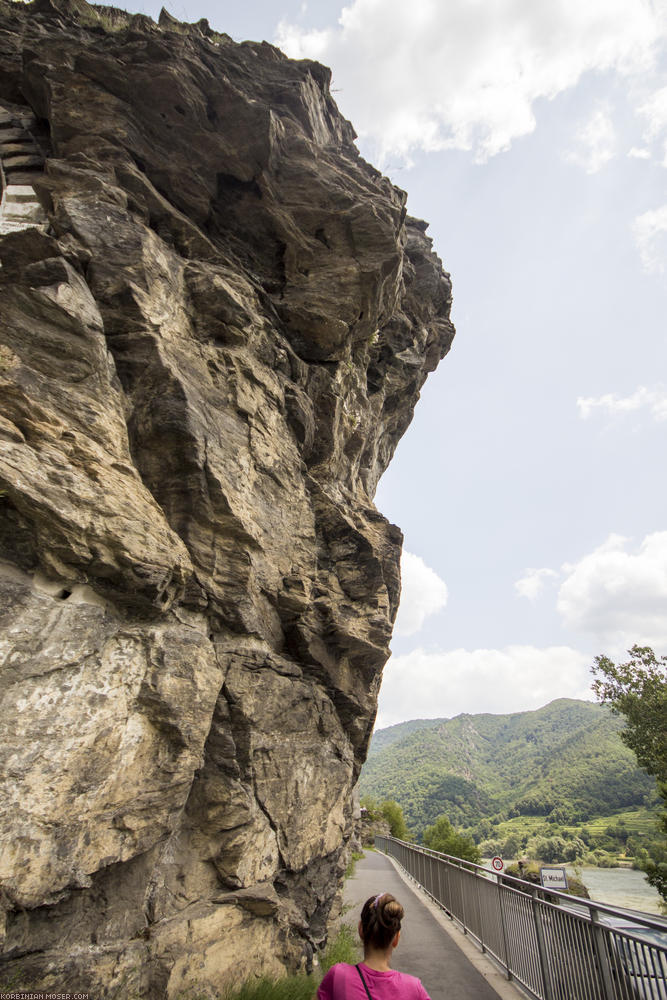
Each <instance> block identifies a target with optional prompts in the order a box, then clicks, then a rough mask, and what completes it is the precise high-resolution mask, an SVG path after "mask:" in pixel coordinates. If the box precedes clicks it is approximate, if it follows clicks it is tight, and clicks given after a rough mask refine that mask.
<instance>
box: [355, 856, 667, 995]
mask: <svg viewBox="0 0 667 1000" xmlns="http://www.w3.org/2000/svg"><path fill="white" fill-rule="evenodd" d="M375 845H376V847H377V848H378V849H379V850H380V851H383V852H384V853H385V854H388V855H390V856H391V857H393V858H395V859H396V860H397V861H398V863H399V864H400V865H401V867H402V868H403V869H404V870H405V871H406V872H407V873H408V875H410V876H411V878H413V879H414V880H415V881H416V882H418V883H419V884H420V885H421V886H422V888H423V889H425V891H426V892H427V893H428V895H429V896H431V898H432V899H433V900H435V902H436V903H438V905H439V906H441V907H442V908H443V909H444V910H445V912H446V913H447V914H448V915H449V916H450V918H452V919H453V920H456V921H457V923H458V924H459V925H460V926H461V928H462V929H463V931H464V933H466V934H469V935H470V936H471V937H472V938H473V939H474V940H475V941H476V942H477V943H478V944H479V946H480V947H481V949H482V951H483V952H485V953H486V954H488V955H489V956H490V957H491V958H492V959H493V960H494V961H495V962H496V963H497V964H498V965H499V966H500V967H501V968H502V969H503V970H504V972H505V974H506V975H507V978H508V979H512V980H515V981H516V983H517V985H518V986H519V987H521V988H522V989H523V990H524V991H525V992H526V993H527V994H528V995H529V996H531V997H534V998H535V1000H667V922H665V921H662V920H661V919H660V918H659V917H655V918H653V917H651V916H649V915H647V914H638V913H636V912H635V911H632V913H631V914H630V913H628V911H624V910H620V909H618V908H616V907H613V906H606V905H604V904H602V903H593V902H591V901H590V900H586V899H581V898H580V897H575V896H570V895H568V894H567V893H563V892H557V891H556V890H553V889H548V890H546V889H542V888H541V887H540V886H536V885H534V884H533V883H532V882H526V881H524V880H523V879H518V878H513V877H511V876H509V875H500V874H496V873H495V872H492V871H490V870H489V869H488V868H482V867H481V866H480V865H474V864H472V863H471V862H469V861H462V860H461V859H460V858H453V857H450V856H449V855H446V854H439V853H438V852H437V851H431V850H428V849H427V848H425V847H418V846H416V845H415V844H407V843H405V842H404V841H401V840H394V839H393V838H391V837H376V838H375Z"/></svg>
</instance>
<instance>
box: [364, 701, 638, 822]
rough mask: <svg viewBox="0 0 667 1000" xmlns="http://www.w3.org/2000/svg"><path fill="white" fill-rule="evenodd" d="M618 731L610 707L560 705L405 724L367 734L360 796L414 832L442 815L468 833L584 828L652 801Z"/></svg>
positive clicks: (620, 724) (577, 703)
mask: <svg viewBox="0 0 667 1000" xmlns="http://www.w3.org/2000/svg"><path fill="white" fill-rule="evenodd" d="M622 728H623V721H622V720H621V719H619V718H618V717H617V716H614V715H612V713H611V712H610V711H609V709H607V708H604V707H602V706H601V705H597V704H594V703H592V702H586V701H574V700H572V699H567V698H559V699H558V700H556V701H552V702H551V703H550V704H549V705H546V706H545V707H544V708H540V709H538V710H537V711H534V712H516V713H514V714H512V715H488V714H484V715H458V716H456V718H454V719H425V720H416V721H411V722H405V723H401V724H400V725H398V726H392V727H390V728H389V729H384V730H379V731H378V732H377V733H375V734H374V736H373V740H372V742H371V746H370V750H369V755H368V760H367V761H366V763H365V765H364V767H363V769H362V772H361V779H360V792H361V794H362V796H363V795H370V796H373V797H375V798H378V799H385V798H391V799H395V800H396V801H397V802H398V803H399V804H400V805H401V806H402V808H403V812H404V814H405V817H406V820H407V822H408V826H410V827H411V829H413V830H414V831H415V832H416V833H418V834H420V833H421V832H422V831H423V829H424V827H425V826H428V825H429V824H431V823H433V822H434V821H435V819H436V818H437V817H438V816H439V815H441V814H442V813H445V814H446V815H447V816H449V818H450V820H451V821H452V823H453V824H454V825H455V826H467V827H469V826H472V825H474V824H476V823H478V822H479V821H480V820H483V819H491V820H496V821H498V820H501V819H507V818H511V817H513V816H520V815H525V816H545V817H547V816H550V815H551V817H552V818H553V819H557V821H558V822H559V823H581V822H585V821H586V820H589V819H590V818H592V817H595V816H606V815H611V814H613V813H614V812H617V811H618V810H621V809H630V808H634V807H636V806H641V805H646V804H649V803H650V802H651V801H653V799H654V797H655V781H654V779H653V778H649V777H648V776H647V775H646V774H644V772H643V771H640V770H639V768H638V767H637V764H636V761H635V757H634V755H633V753H632V752H631V751H630V750H628V749H627V748H626V747H625V746H624V744H623V743H622V742H621V740H620V739H619V736H618V734H619V732H620V730H621V729H622Z"/></svg>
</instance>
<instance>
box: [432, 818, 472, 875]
mask: <svg viewBox="0 0 667 1000" xmlns="http://www.w3.org/2000/svg"><path fill="white" fill-rule="evenodd" d="M424 847H428V848H430V849H431V850H432V851H439V852H440V853H441V854H451V855H452V857H455V858H462V859H463V860H464V861H473V862H474V863H475V864H479V862H480V860H481V854H480V852H479V848H478V847H477V846H476V845H475V842H474V841H473V840H472V839H471V838H470V837H466V835H465V834H463V833H457V832H456V830H455V829H454V827H453V826H452V824H451V823H450V822H449V819H448V817H447V816H438V818H437V819H436V821H435V823H434V824H433V826H427V827H426V829H425V830H424Z"/></svg>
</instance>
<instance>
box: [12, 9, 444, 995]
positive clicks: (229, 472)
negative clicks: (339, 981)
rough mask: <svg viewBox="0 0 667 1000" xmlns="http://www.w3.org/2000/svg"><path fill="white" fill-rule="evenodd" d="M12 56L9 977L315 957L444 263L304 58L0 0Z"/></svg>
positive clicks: (79, 976) (181, 973) (159, 990)
mask: <svg viewBox="0 0 667 1000" xmlns="http://www.w3.org/2000/svg"><path fill="white" fill-rule="evenodd" d="M0 67H1V69H0V162H2V163H3V165H4V175H3V176H4V181H3V184H4V190H3V206H5V207H4V208H3V212H5V215H4V216H3V217H4V218H5V227H4V229H1V228H0V265H1V266H0V698H1V705H2V707H1V711H0V734H1V735H0V756H1V761H0V776H1V778H0V780H1V781H2V795H1V796H0V909H1V912H2V914H3V916H2V919H0V940H1V941H2V969H1V970H0V984H2V982H3V976H4V980H6V981H8V982H13V983H14V984H16V983H17V977H18V980H19V981H20V985H21V986H23V987H29V986H30V987H37V986H39V987H42V988H50V987H57V986H60V987H62V986H63V985H64V984H66V985H67V988H68V989H70V990H71V991H74V990H81V991H84V992H85V991H90V992H91V993H93V994H95V995H98V996H100V997H109V998H111V997H119V998H120V997H125V996H129V995H139V996H146V997H152V998H153V997H154V998H156V1000H157V998H162V997H176V996H178V995H179V994H180V993H182V992H183V991H184V990H187V989H189V988H191V987H194V986H195V985H196V986H197V988H198V989H200V988H201V989H203V990H207V989H210V990H214V989H220V988H222V987H224V985H225V984H226V983H227V982H229V981H231V980H234V979H238V978H243V977H244V976H246V975H249V974H251V973H253V972H258V971H262V970H264V971H268V972H272V973H275V972H278V971H280V970H281V969H295V968H297V967H299V966H302V965H305V966H308V964H309V962H310V959H311V957H312V953H313V948H314V947H316V946H317V945H318V944H320V943H321V942H322V940H323V938H324V937H325V934H326V927H327V919H328V915H329V912H330V909H331V906H332V903H333V901H334V899H335V896H336V891H337V888H338V883H339V879H340V877H341V874H342V871H343V870H344V867H345V850H346V843H347V841H348V838H349V836H350V833H351V818H352V812H353V805H352V790H353V788H354V785H355V783H356V779H357V777H358V774H359V769H360V767H361V764H362V762H363V760H364V757H365V754H366V749H367V745H368V740H369V737H370V732H371V730H372V726H373V720H374V717H375V709H376V699H377V692H378V688H379V683H380V677H381V672H382V667H383V665H384V663H385V661H386V659H387V656H388V654H389V650H388V643H389V639H390V635H391V628H392V624H393V620H394V617H395V614H396V609H397V606H398V600H399V594H400V579H399V556H400V545H401V534H400V531H399V530H398V529H397V528H396V527H394V526H393V525H391V524H389V523H388V522H387V521H386V520H385V519H384V518H383V517H382V516H381V515H380V514H379V513H378V512H377V510H376V509H375V507H374V505H373V494H374V491H375V487H376V485H377V481H378V479H379V477H380V476H381V474H382V472H383V471H384V469H385V468H386V466H387V464H388V462H389V461H390V459H391V456H392V454H393V451H394V449H395V447H396V444H397V442H398V440H399V439H400V437H401V435H402V433H403V432H404V431H405V429H406V427H407V426H408V424H409V422H410V420H411V417H412V412H413V409H414V406H415V403H416V401H417V399H418V397H419V391H420V388H421V386H422V384H423V382H424V380H425V378H426V377H427V375H428V373H429V372H430V371H432V370H433V369H434V368H435V366H436V365H437V364H438V362H439V360H440V359H441V358H442V357H443V356H444V354H445V353H446V352H447V350H448V349H449V346H450V343H451V340H452V337H453V332H454V331H453V328H452V326H451V323H450V321H449V308H450V301H451V287H450V283H449V279H448V276H447V275H446V274H445V273H444V272H443V271H442V268H441V264H440V261H439V260H438V258H437V257H436V256H435V255H434V254H433V252H432V250H431V243H430V240H429V239H428V237H427V236H426V234H425V229H426V226H425V224H424V223H422V222H420V221H419V220H415V219H411V218H410V217H409V216H407V214H406V207H405V202H406V198H405V195H404V193H403V192H401V191H399V190H398V189H397V188H395V187H393V186H392V185H391V183H390V182H389V181H388V180H387V179H386V178H383V177H382V176H381V175H380V174H379V173H378V172H377V171H376V170H374V169H373V168H372V167H371V166H369V165H368V164H367V163H365V162H364V161H363V160H362V159H361V158H360V156H359V154H358V152H357V150H356V148H355V146H354V144H353V139H354V132H353V130H352V127H351V125H350V124H349V123H348V122H347V121H345V120H344V119H343V118H342V117H341V115H340V114H339V112H338V110H337V108H336V106H335V104H334V102H333V100H332V98H331V95H330V92H329V79H330V74H329V71H328V70H327V69H325V68H324V67H322V66H320V65H319V64H317V63H314V62H310V61H308V60H301V61H298V62H295V61H292V60H289V59H287V58H286V57H285V56H284V55H283V54H282V53H280V52H279V51H278V50H277V49H275V48H273V47H272V46H270V45H267V44H266V43H262V44H255V43H248V42H245V43H243V44H241V45H237V44H236V43H234V42H232V40H231V39H230V38H229V37H228V36H226V35H218V34H216V33H215V32H212V31H211V29H210V27H209V26H208V24H207V23H206V22H199V23H198V24H196V25H186V24H181V23H180V22H178V21H176V20H175V19H173V18H172V17H171V16H170V15H168V14H166V12H163V15H162V16H161V18H160V23H159V25H156V24H155V23H154V22H152V21H151V20H150V19H149V18H147V17H145V16H143V15H136V16H132V15H129V14H126V13H125V12H123V11H119V10H117V9H115V8H96V7H91V6H88V5H87V4H86V3H85V2H84V0H33V2H32V3H30V4H27V5H24V4H22V3H12V2H8V0H0ZM19 161H20V162H19ZM12 187H14V189H15V190H14V193H13V194H12V193H11V189H12ZM19 188H21V189H22V190H21V192H19V191H18V189H19ZM10 194H11V198H10ZM21 199H23V201H21ZM21 205H23V206H24V207H23V208H21ZM1 214H2V213H0V215H1ZM0 222H2V219H1V218H0Z"/></svg>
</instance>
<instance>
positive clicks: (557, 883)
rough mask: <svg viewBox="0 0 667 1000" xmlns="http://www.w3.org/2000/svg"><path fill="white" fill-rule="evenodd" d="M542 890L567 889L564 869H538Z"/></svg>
mask: <svg viewBox="0 0 667 1000" xmlns="http://www.w3.org/2000/svg"><path fill="white" fill-rule="evenodd" d="M540 879H541V880H542V888H543V889H560V890H562V891H565V890H566V889H567V875H566V874H565V869H564V868H540Z"/></svg>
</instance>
